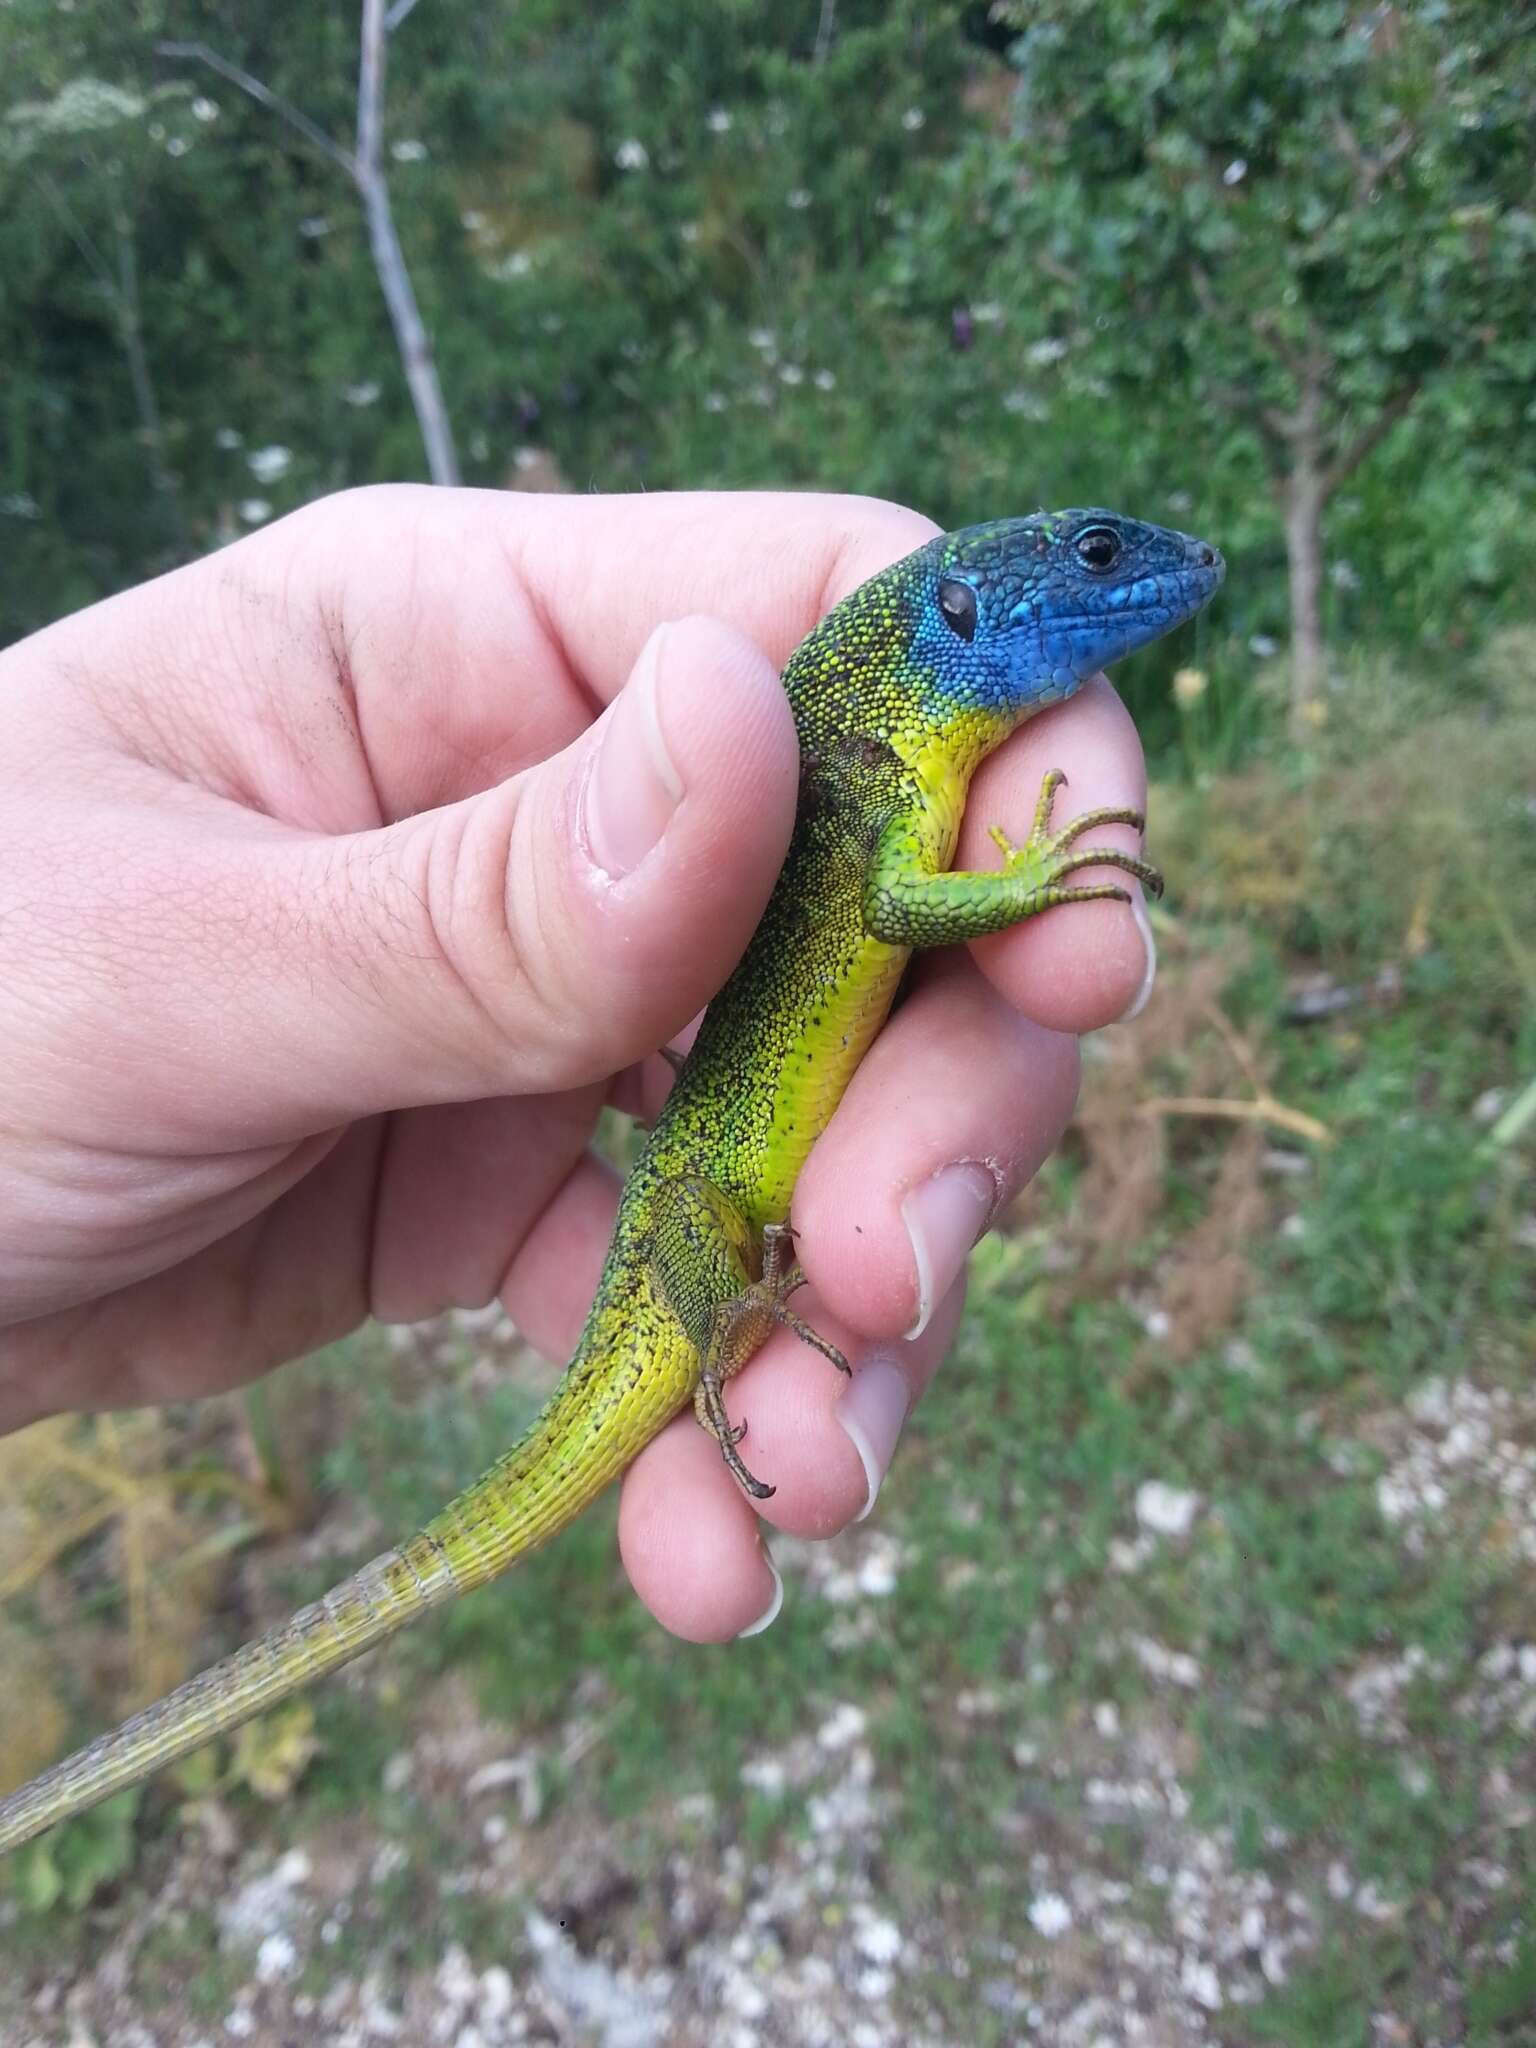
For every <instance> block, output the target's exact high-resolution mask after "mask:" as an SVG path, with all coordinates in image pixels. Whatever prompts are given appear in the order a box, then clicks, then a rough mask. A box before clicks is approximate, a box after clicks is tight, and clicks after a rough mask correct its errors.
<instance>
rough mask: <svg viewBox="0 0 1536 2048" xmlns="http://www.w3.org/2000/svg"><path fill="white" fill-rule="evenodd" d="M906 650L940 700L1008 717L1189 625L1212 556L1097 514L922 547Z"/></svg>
mask: <svg viewBox="0 0 1536 2048" xmlns="http://www.w3.org/2000/svg"><path fill="white" fill-rule="evenodd" d="M924 553H925V554H926V555H927V557H928V559H927V562H926V564H925V568H926V577H925V582H926V586H927V587H926V589H925V591H924V600H923V605H922V614H923V616H922V619H921V623H920V626H919V631H918V635H917V638H918V641H919V644H920V645H921V648H922V652H923V654H924V655H926V656H927V657H928V659H929V660H930V661H932V663H933V665H934V669H935V670H936V672H937V675H938V677H939V678H940V679H941V688H945V689H946V693H947V692H949V691H952V692H953V693H954V694H955V695H956V696H959V697H961V698H968V699H970V700H971V701H973V702H976V701H979V702H981V703H983V704H987V705H989V706H991V707H993V708H995V709H996V710H998V711H999V712H1001V713H1004V714H1005V715H1006V714H1009V713H1011V714H1012V715H1013V716H1014V717H1015V718H1017V717H1018V716H1020V715H1023V714H1026V713H1028V712H1030V711H1035V710H1039V709H1041V708H1043V707H1044V706H1045V705H1047V704H1054V703H1056V702H1057V701H1058V700H1059V699H1060V698H1063V697H1070V696H1071V695H1072V693H1073V691H1074V690H1076V689H1077V688H1078V686H1079V684H1081V683H1084V682H1086V681H1087V679H1088V677H1089V676H1091V675H1093V674H1094V673H1095V671H1096V670H1098V669H1100V668H1102V667H1103V666H1104V664H1105V663H1106V662H1109V661H1118V660H1119V659H1120V658H1121V657H1122V656H1123V655H1126V654H1130V653H1133V652H1134V651H1135V649H1136V648H1138V647H1145V646H1146V644H1147V643H1148V641H1151V640H1156V639H1157V638H1159V636H1160V635H1162V634H1163V633H1166V632H1168V631H1169V629H1170V628H1171V627H1174V626H1177V625H1180V624H1182V622H1183V621H1184V620H1185V619H1188V618H1192V617H1193V616H1194V614H1195V613H1196V612H1197V611H1199V610H1200V608H1201V606H1202V605H1204V604H1205V603H1206V602H1207V600H1208V599H1210V598H1211V597H1212V596H1214V594H1215V592H1216V590H1217V589H1218V588H1219V587H1220V584H1221V580H1222V578H1223V576H1225V574H1226V564H1225V563H1224V562H1223V561H1222V558H1221V556H1220V555H1219V554H1218V553H1217V552H1216V550H1215V548H1213V547H1211V546H1209V545H1208V544H1207V543H1206V542H1205V541H1203V540H1196V539H1194V538H1193V537H1192V536H1191V535H1189V534H1187V533H1177V532H1175V531H1174V530H1173V529H1172V528H1171V527H1166V526H1149V525H1147V524H1146V523H1145V522H1144V521H1142V520H1139V519H1123V518H1122V517H1121V516H1120V515H1119V514H1118V513H1116V512H1105V511H1100V510H1087V511H1081V510H1080V511H1072V512H1040V513H1036V514H1035V516H1034V517H1033V518H1030V519H1000V520H996V521H994V522H992V523H991V524H989V525H986V526H967V527H962V528H961V529H960V531H959V532H957V533H951V534H946V535H944V536H943V537H942V538H941V539H940V540H937V541H934V542H931V543H930V545H929V548H928V549H927V550H925V551H924Z"/></svg>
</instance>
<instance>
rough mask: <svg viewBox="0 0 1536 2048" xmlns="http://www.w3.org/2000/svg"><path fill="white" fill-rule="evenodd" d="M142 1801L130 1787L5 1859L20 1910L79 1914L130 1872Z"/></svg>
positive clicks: (8, 1881) (137, 1793)
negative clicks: (135, 1817) (136, 1824)
mask: <svg viewBox="0 0 1536 2048" xmlns="http://www.w3.org/2000/svg"><path fill="white" fill-rule="evenodd" d="M142 1796H143V1794H142V1790H141V1788H140V1787H139V1786H137V1785H133V1786H130V1787H129V1789H128V1790H127V1791H126V1792H119V1793H117V1794H116V1796H115V1797H114V1798H111V1799H108V1800H105V1801H104V1802H103V1803H102V1804H101V1805H100V1806H97V1807H93V1808H92V1810H91V1811H90V1812H89V1813H82V1814H81V1815H80V1816H79V1817H78V1818H77V1819H75V1820H71V1821H66V1822H65V1823H64V1824H63V1826H62V1827H57V1828H54V1829H52V1830H51V1832H50V1833H48V1834H46V1835H40V1836H39V1837H38V1838H37V1840H36V1841H34V1842H29V1843H28V1844H27V1846H26V1847H25V1848H24V1849H18V1850H17V1851H16V1853H15V1854H14V1855H13V1856H11V1857H9V1858H8V1859H7V1866H6V1881H7V1883H8V1884H9V1886H10V1890H11V1895H12V1897H13V1898H15V1899H16V1901H17V1903H18V1904H19V1905H20V1906H21V1908H22V1910H23V1911H24V1912H27V1913H32V1914H45V1913H51V1912H52V1911H53V1910H54V1909H55V1908H56V1907H64V1908H66V1909H67V1910H68V1911H69V1912H71V1913H78V1912H79V1911H80V1910H81V1909H82V1908H83V1907H85V1906H88V1905H89V1904H90V1902H91V1900H92V1899H94V1898H95V1897H96V1895H97V1893H98V1892H99V1891H101V1890H102V1889H103V1888H104V1887H105V1886H107V1885H110V1884H112V1883H114V1882H115V1881H116V1879H118V1878H120V1877H122V1876H123V1875H124V1873H125V1872H126V1871H128V1870H130V1869H131V1868H132V1867H133V1858H134V1841H133V1822H134V1816H135V1814H136V1813H137V1812H138V1810H139V1801H140V1799H141V1798H142Z"/></svg>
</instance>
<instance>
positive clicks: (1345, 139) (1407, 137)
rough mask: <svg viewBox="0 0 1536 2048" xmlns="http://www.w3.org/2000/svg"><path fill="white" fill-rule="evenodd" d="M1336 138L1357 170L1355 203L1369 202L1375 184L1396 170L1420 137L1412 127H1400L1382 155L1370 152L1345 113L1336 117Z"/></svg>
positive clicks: (1334, 136) (1347, 160) (1358, 204)
mask: <svg viewBox="0 0 1536 2048" xmlns="http://www.w3.org/2000/svg"><path fill="white" fill-rule="evenodd" d="M1333 139H1334V141H1335V142H1336V143H1337V144H1338V146H1339V153H1340V155H1341V156H1343V157H1344V159H1345V161H1346V162H1347V163H1348V165H1349V167H1350V169H1351V170H1352V171H1353V172H1354V174H1355V204H1356V206H1364V205H1366V204H1367V203H1368V202H1369V200H1370V197H1371V195H1372V193H1373V192H1374V191H1375V190H1376V187H1377V186H1378V185H1379V184H1380V183H1381V181H1382V179H1383V178H1384V177H1386V175H1387V173H1388V172H1389V171H1391V170H1394V169H1395V168H1396V167H1397V165H1398V164H1400V163H1401V162H1402V160H1403V158H1404V157H1405V156H1406V155H1407V154H1408V152H1409V150H1410V149H1412V147H1413V145H1414V143H1415V142H1416V141H1417V140H1418V137H1417V136H1416V135H1415V134H1414V131H1413V130H1412V129H1411V128H1400V129H1399V130H1398V131H1397V133H1396V135H1394V136H1393V138H1392V140H1391V141H1390V142H1389V143H1388V144H1387V146H1386V148H1385V149H1384V150H1383V151H1382V152H1381V155H1380V156H1368V155H1367V154H1366V152H1365V151H1364V150H1363V149H1362V148H1361V146H1360V138H1359V137H1358V136H1357V135H1356V134H1355V131H1354V129H1353V128H1351V127H1350V125H1349V123H1348V122H1347V121H1346V120H1345V118H1344V116H1343V115H1342V114H1338V113H1336V114H1335V115H1334V117H1333Z"/></svg>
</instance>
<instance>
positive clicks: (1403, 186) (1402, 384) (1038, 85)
mask: <svg viewBox="0 0 1536 2048" xmlns="http://www.w3.org/2000/svg"><path fill="white" fill-rule="evenodd" d="M1002 13H1003V15H1004V17H1005V18H1006V19H1007V20H1008V21H1009V22H1010V23H1011V24H1012V25H1013V26H1014V27H1015V28H1016V29H1017V30H1018V36H1017V40H1016V41H1015V42H1014V43H1013V45H1012V48H1011V50H1010V53H1009V55H1010V62H1011V64H1012V66H1013V68H1014V70H1015V73H1016V76H1017V85H1016V90H1015V93H1014V96H1013V102H1012V107H1011V121H1012V132H1011V133H1010V134H1008V135H1006V136H1004V135H1000V134H998V133H996V132H993V133H991V134H988V135H984V136H982V137H979V138H978V139H977V140H976V141H975V142H973V144H972V146H971V149H970V150H969V151H968V152H966V153H965V157H964V159H963V161H960V162H957V164H956V166H955V168H954V170H953V172H952V174H951V177H950V180H949V199H950V204H949V211H948V216H947V223H948V225H947V232H946V228H945V227H944V226H943V225H940V224H938V223H936V222H934V221H930V222H929V223H928V227H927V238H928V246H929V247H930V248H934V247H936V246H939V245H940V243H942V245H943V246H944V247H947V249H948V250H949V251H950V253H951V256H952V257H953V256H955V255H958V254H960V253H961V252H963V256H964V262H965V264H966V266H967V268H968V272H969V274H970V275H972V276H984V277H985V278H986V286H985V291H986V295H987V296H988V297H999V296H1000V297H1003V298H1005V299H1006V300H1007V301H1009V302H1010V304H1011V305H1013V306H1014V307H1016V308H1018V309H1020V310H1022V311H1023V312H1024V313H1025V314H1026V315H1027V317H1028V318H1029V319H1030V320H1032V321H1033V323H1034V325H1035V331H1036V333H1037V335H1038V337H1040V338H1041V340H1042V341H1043V342H1044V345H1045V346H1047V347H1050V346H1052V345H1053V344H1054V346H1055V347H1057V348H1058V349H1059V350H1060V351H1061V352H1062V371H1063V374H1064V375H1065V376H1067V377H1068V378H1069V379H1070V378H1074V377H1075V378H1076V379H1078V380H1079V382H1080V383H1090V384H1093V383H1096V384H1097V386H1098V388H1100V389H1101V390H1104V391H1106V392H1107V393H1110V394H1113V395H1114V396H1116V397H1118V398H1120V399H1122V400H1129V401H1131V403H1133V404H1134V405H1136V406H1137V407H1138V408H1139V409H1140V410H1141V411H1142V412H1143V413H1147V412H1150V413H1152V414H1155V413H1156V412H1157V411H1158V409H1159V408H1171V409H1172V410H1173V411H1174V412H1175V414H1176V415H1177V416H1178V417H1179V418H1180V419H1184V420H1187V419H1189V418H1195V419H1201V418H1203V419H1204V420H1206V421H1209V422H1215V423H1216V424H1217V427H1218V430H1219V431H1220V432H1221V433H1223V434H1227V435H1230V434H1232V433H1237V434H1240V435H1244V436H1249V437H1251V438H1252V440H1253V442H1254V443H1255V444H1256V445H1257V447H1258V448H1259V449H1260V450H1261V452H1262V458H1263V463H1264V467H1265V470H1266V471H1267V474H1268V477H1269V481H1270V486H1271V490H1272V493H1273V497H1274V501H1275V504H1276V507H1277V510H1278V512H1279V515H1280V517H1281V520H1282V522H1283V526H1284V533H1285V546H1286V557H1287V563H1288V568H1289V583H1290V607H1291V638H1292V675H1293V682H1292V722H1293V728H1294V730H1295V731H1296V732H1297V733H1298V734H1305V733H1306V731H1307V730H1308V729H1309V728H1310V726H1311V724H1312V723H1313V721H1314V719H1315V716H1316V706H1317V702H1318V697H1319V692H1320V690H1321V687H1322V684H1323V681H1324V647H1323V633H1322V616H1321V604H1320V592H1321V588H1322V578H1323V544H1322V527H1323V515H1324V512H1325V509H1326V507H1327V505H1328V501H1329V499H1330V498H1331V497H1332V496H1333V494H1334V493H1335V492H1336V491H1337V489H1338V488H1339V486H1340V485H1341V484H1342V483H1343V482H1344V481H1345V479H1346V478H1348V477H1349V476H1351V475H1352V474H1353V473H1354V472H1355V471H1356V470H1357V469H1358V468H1359V467H1360V465H1361V464H1362V463H1364V462H1365V461H1366V460H1367V459H1368V458H1369V457H1370V456H1371V454H1372V453H1373V451H1374V450H1375V449H1376V448H1378V447H1379V446H1380V444H1381V443H1382V442H1383V441H1384V440H1385V439H1386V437H1387V436H1388V435H1389V434H1390V433H1391V432H1392V430H1393V428H1394V427H1395V426H1396V425H1397V423H1398V422H1399V421H1400V420H1401V419H1402V418H1403V417H1404V416H1405V415H1406V414H1407V413H1408V412H1409V411H1410V410H1411V409H1412V408H1413V407H1414V406H1415V405H1417V404H1418V403H1419V401H1420V399H1421V397H1422V395H1423V394H1424V393H1425V392H1426V390H1427V389H1428V388H1429V387H1430V386H1431V385H1432V384H1433V383H1434V382H1435V380H1437V379H1439V378H1441V377H1442V376H1444V375H1445V374H1446V373H1447V372H1450V371H1453V370H1455V369H1457V368H1459V367H1464V366H1466V365H1468V364H1476V365H1479V366H1481V370H1482V374H1483V376H1484V378H1485V380H1486V384H1487V388H1488V391H1489V396H1490V401H1491V403H1490V407H1489V410H1488V414H1487V418H1488V420H1489V421H1495V420H1502V421H1504V422H1509V421H1514V420H1519V421H1521V423H1522V426H1523V427H1524V428H1529V426H1530V425H1531V424H1532V422H1533V420H1536V407H1533V406H1532V404H1531V402H1530V397H1529V394H1530V391H1531V389H1532V387H1533V384H1536V340H1533V337H1536V215H1533V212H1532V210H1531V191H1532V179H1531V165H1532V163H1533V161H1536V34H1533V33H1532V31H1533V28H1536V11H1533V10H1532V9H1530V8H1529V7H1527V8H1510V7H1505V6H1495V5H1490V4H1486V0H1477V4H1474V0H1460V4H1458V0H1396V4H1384V5H1361V4H1351V0H1234V4H1230V5H1227V6H1223V7H1219V8H1215V7H1202V6H1199V5H1196V4H1193V0H1007V5H1006V6H1005V8H1004V9H1003V10H1002ZM956 288H958V287H956ZM1500 400H1502V401H1503V402H1504V406H1505V409H1504V410H1503V411H1502V412H1500V410H1499V404H1498V403H1497V401H1500Z"/></svg>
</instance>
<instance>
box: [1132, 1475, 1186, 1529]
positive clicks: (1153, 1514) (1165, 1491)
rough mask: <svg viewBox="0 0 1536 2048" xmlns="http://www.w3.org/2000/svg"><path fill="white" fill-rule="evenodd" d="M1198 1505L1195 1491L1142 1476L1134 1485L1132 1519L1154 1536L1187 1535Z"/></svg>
mask: <svg viewBox="0 0 1536 2048" xmlns="http://www.w3.org/2000/svg"><path fill="white" fill-rule="evenodd" d="M1200 1506H1201V1501H1200V1496H1199V1494H1198V1493H1187V1492H1185V1490H1184V1489H1183V1488H1182V1487H1178V1486H1169V1485H1168V1484H1166V1482H1165V1481H1163V1480H1161V1479H1147V1480H1143V1482H1142V1484H1141V1485H1140V1486H1138V1487H1137V1489H1136V1519H1137V1521H1138V1522H1140V1524H1141V1526H1142V1527H1143V1529H1150V1530H1151V1531H1152V1533H1153V1534H1154V1535H1156V1536H1187V1535H1188V1534H1189V1532H1190V1530H1191V1529H1192V1528H1193V1527H1194V1524H1195V1517H1196V1516H1197V1515H1198V1514H1199V1512H1200Z"/></svg>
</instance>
